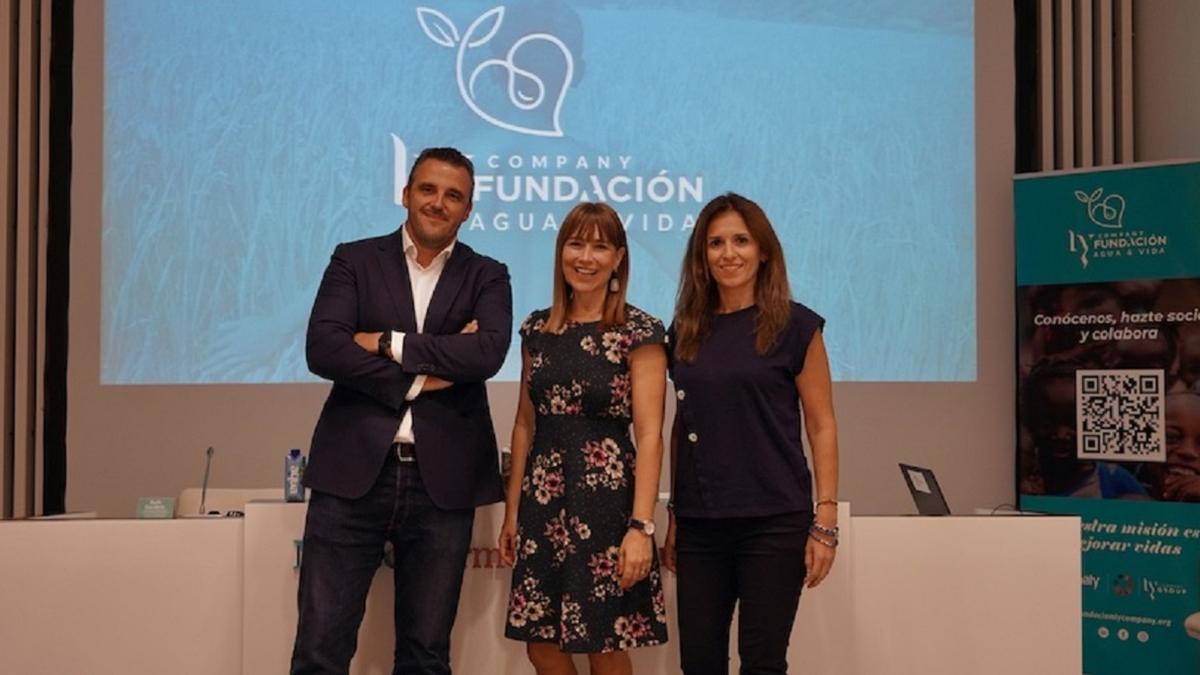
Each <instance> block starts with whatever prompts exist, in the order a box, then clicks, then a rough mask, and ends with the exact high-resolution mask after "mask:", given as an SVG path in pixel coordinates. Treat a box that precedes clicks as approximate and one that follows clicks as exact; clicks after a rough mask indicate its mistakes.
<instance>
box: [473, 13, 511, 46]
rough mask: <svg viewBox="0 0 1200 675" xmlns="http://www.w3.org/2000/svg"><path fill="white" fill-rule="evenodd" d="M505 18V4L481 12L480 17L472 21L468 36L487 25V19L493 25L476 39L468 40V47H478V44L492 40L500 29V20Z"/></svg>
mask: <svg viewBox="0 0 1200 675" xmlns="http://www.w3.org/2000/svg"><path fill="white" fill-rule="evenodd" d="M503 20H504V5H501V6H499V7H494V8H492V9H489V10H488V11H486V12H484V13H483V14H481V15H480V16H479V18H478V19H475V20H474V21H472V22H471V26H470V27H469V28H467V35H468V36H469V35H471V34H473V33H474V32H475V31H477V30H479V29H480V27H481V26H483V25H485V23H486V22H487V21H491V22H492V27H491V28H490V29H488V30H487V31H486V32H484V34H483V35H481V36H479V37H477V38H475V39H474V40H471V41H469V42H467V49H474V48H475V47H478V46H480V45H482V44H483V43H485V42H487V41H488V40H491V39H492V38H493V37H495V35H496V31H498V30H500V22H501V21H503Z"/></svg>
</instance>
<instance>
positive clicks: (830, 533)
mask: <svg viewBox="0 0 1200 675" xmlns="http://www.w3.org/2000/svg"><path fill="white" fill-rule="evenodd" d="M808 531H809V533H813V532H815V533H817V534H821V535H824V536H826V537H831V538H833V539H835V540H836V539H837V538H838V532H839V530H838V526H837V525H834V526H833V527H825V526H824V525H821V524H820V523H813V524H812V525H809V526H808Z"/></svg>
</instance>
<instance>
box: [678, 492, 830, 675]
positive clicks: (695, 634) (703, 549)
mask: <svg viewBox="0 0 1200 675" xmlns="http://www.w3.org/2000/svg"><path fill="white" fill-rule="evenodd" d="M811 523H812V514H811V513H783V514H779V515H774V516H763V517H757V518H679V517H677V518H676V519H675V555H676V559H675V560H676V565H677V569H678V576H677V586H676V589H677V590H676V596H677V612H676V616H678V618H679V657H680V659H679V660H680V667H681V669H682V670H683V672H684V673H685V674H686V675H728V673H729V625H730V623H731V622H732V621H733V610H734V606H735V605H736V606H737V609H738V656H739V657H740V658H741V662H742V666H741V669H740V671H739V672H740V673H741V674H742V675H767V674H772V675H775V674H778V675H782V674H784V673H787V669H788V663H787V648H788V640H789V638H790V637H791V634H792V624H793V623H794V622H795V619H796V608H797V607H798V605H799V602H800V591H801V589H802V588H803V586H804V575H805V573H806V569H805V564H804V547H805V544H807V542H808V526H809V525H810V524H811Z"/></svg>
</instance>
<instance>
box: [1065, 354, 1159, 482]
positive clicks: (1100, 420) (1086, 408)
mask: <svg viewBox="0 0 1200 675" xmlns="http://www.w3.org/2000/svg"><path fill="white" fill-rule="evenodd" d="M1075 420H1076V422H1075V432H1076V434H1075V435H1076V438H1077V439H1078V446H1077V456H1078V457H1079V459H1104V460H1109V461H1116V462H1164V461H1166V448H1165V444H1164V443H1163V426H1164V424H1163V371H1161V370H1076V371H1075Z"/></svg>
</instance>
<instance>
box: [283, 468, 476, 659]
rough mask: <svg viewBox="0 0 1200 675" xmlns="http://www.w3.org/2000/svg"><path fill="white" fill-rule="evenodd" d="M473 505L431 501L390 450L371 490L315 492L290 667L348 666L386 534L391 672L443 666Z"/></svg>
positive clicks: (411, 470)
mask: <svg viewBox="0 0 1200 675" xmlns="http://www.w3.org/2000/svg"><path fill="white" fill-rule="evenodd" d="M474 519H475V510H474V509H460V510H452V511H447V510H443V509H439V508H438V507H436V506H434V504H433V502H432V501H430V499H429V495H428V494H427V493H426V492H425V487H424V485H423V484H422V483H421V474H420V471H419V469H418V467H417V465H416V464H411V463H402V462H400V461H399V460H398V459H397V458H396V457H395V455H394V453H393V454H389V456H388V459H387V461H386V462H385V463H384V466H383V469H382V470H381V471H380V473H379V478H378V479H376V481H375V485H373V486H372V487H371V489H370V491H368V492H367V494H366V495H364V496H363V497H361V498H359V499H343V498H341V497H336V496H333V495H330V494H326V493H321V492H316V491H313V493H312V499H311V502H310V504H309V506H308V516H307V520H306V521H305V525H304V549H303V558H302V561H301V565H300V591H299V610H300V616H299V622H298V625H297V627H296V644H295V647H294V649H293V651H292V668H291V672H292V673H293V675H300V674H308V673H348V672H349V669H350V659H351V658H352V657H353V656H354V652H355V649H356V648H357V646H358V629H359V625H360V624H361V623H362V618H363V612H364V610H365V607H366V599H367V591H368V590H370V587H371V579H372V578H373V577H374V576H375V572H376V570H378V569H379V564H380V561H381V559H382V557H383V546H384V542H385V541H391V543H392V546H393V547H394V549H395V554H396V569H395V579H396V611H395V631H396V653H395V666H394V669H393V670H392V672H393V673H394V674H395V675H417V674H418V673H419V674H421V675H425V674H429V675H434V674H436V675H443V674H448V673H449V672H450V630H451V628H453V626H454V616H455V613H456V612H457V611H458V597H459V591H460V590H461V589H462V579H463V571H464V569H465V568H466V560H467V551H468V549H469V548H470V546H471V526H472V524H473V523H474Z"/></svg>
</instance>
